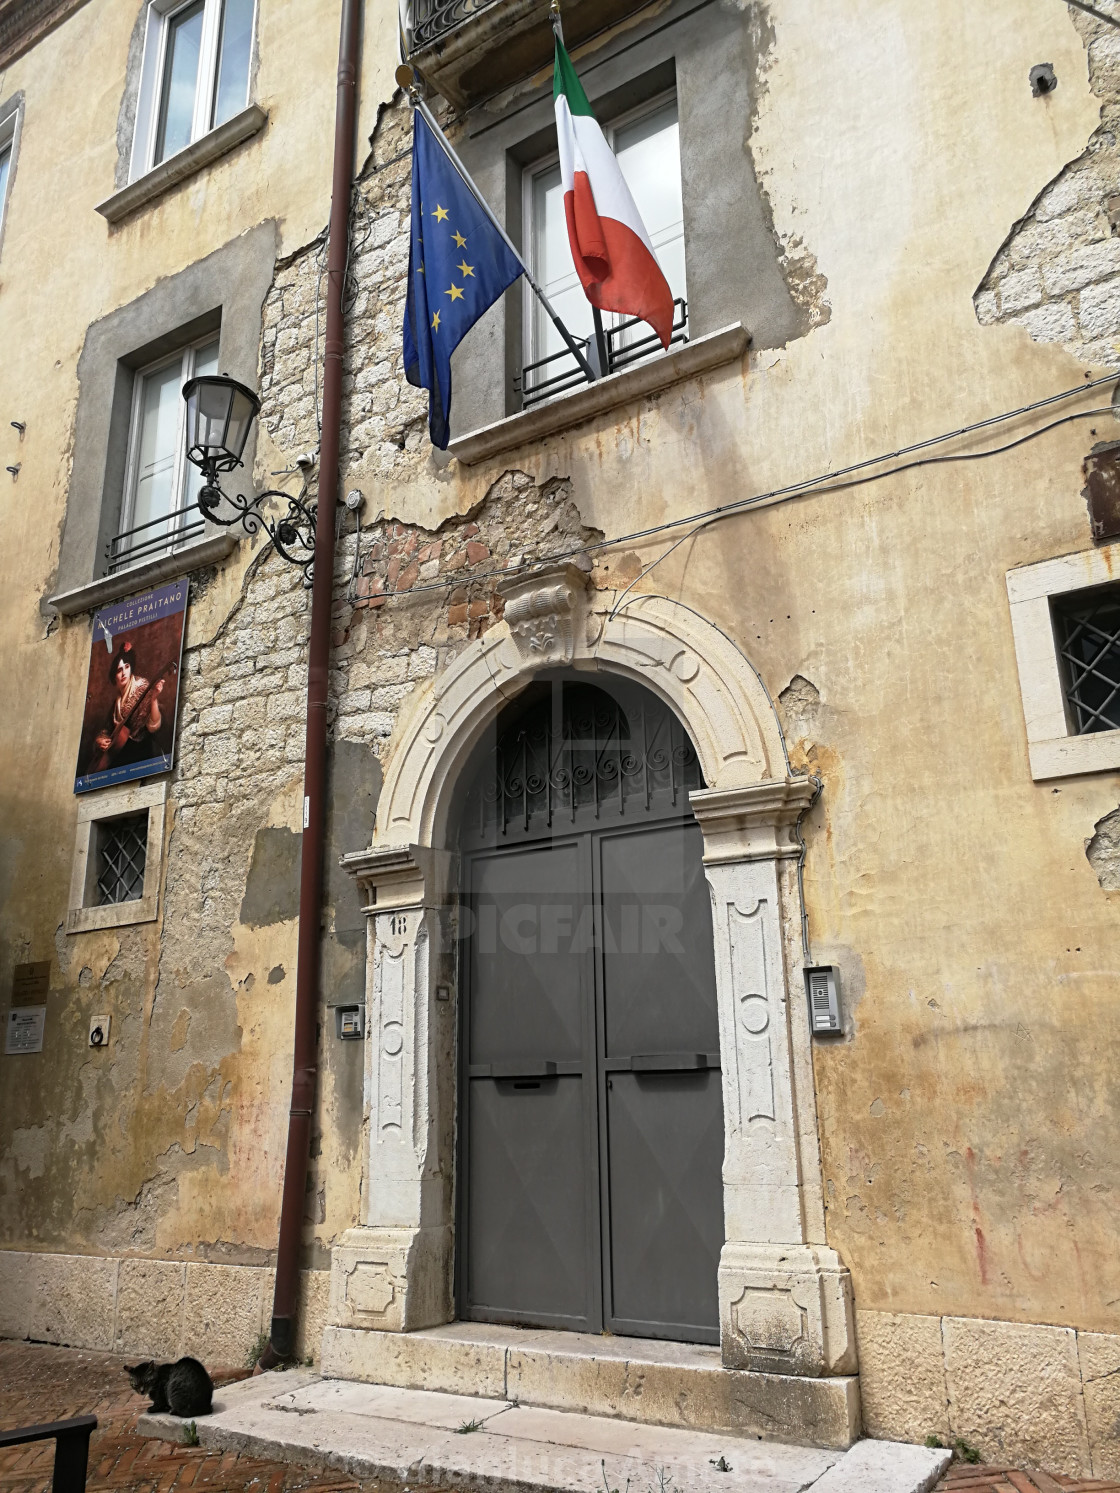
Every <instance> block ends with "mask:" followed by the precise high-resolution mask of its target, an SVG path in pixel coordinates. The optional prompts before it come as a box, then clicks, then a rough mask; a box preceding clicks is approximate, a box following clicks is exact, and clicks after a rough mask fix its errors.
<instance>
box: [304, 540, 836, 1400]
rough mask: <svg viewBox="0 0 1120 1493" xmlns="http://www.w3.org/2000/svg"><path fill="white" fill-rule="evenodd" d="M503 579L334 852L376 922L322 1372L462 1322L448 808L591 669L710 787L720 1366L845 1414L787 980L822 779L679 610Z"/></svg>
mask: <svg viewBox="0 0 1120 1493" xmlns="http://www.w3.org/2000/svg"><path fill="white" fill-rule="evenodd" d="M503 589H504V596H505V615H504V619H503V621H502V623H500V624H499V625H498V626H496V627H494V628H493V629H492V630H491V631H490V632H488V633H487V634H486V635H485V636H484V637H483V638H481V639H479V640H478V641H477V642H475V643H473V644H471V645H470V646H469V647H468V648H466V649H465V650H464V651H463V652H462V653H461V654H460V655H459V656H458V657H457V658H456V659H455V660H454V662H453V663H451V664H450V665H449V667H448V668H447V669H446V670H444V671H443V673H442V674H440V675H438V676H437V677H436V678H435V679H433V680H432V681H431V682H430V683H429V684H428V685H426V686H425V687H424V688H422V689H421V690H418V691H417V692H416V693H415V695H414V696H413V698H412V700H411V702H410V704H409V706H408V707H407V708H406V710H405V712H404V714H403V716H402V719H401V721H400V723H399V725H398V728H397V732H396V742H395V744H394V746H393V749H392V751H391V753H390V757H389V762H388V765H387V771H386V776H385V785H384V788H383V790H382V794H381V802H380V805H379V808H378V816H377V825H376V829H375V832H374V837H373V844H372V845H371V846H370V847H369V848H368V849H367V850H363V851H359V852H356V853H355V854H352V855H348V856H347V857H346V858H345V861H344V864H345V865H346V866H347V868H348V869H349V870H350V871H351V872H352V873H353V875H354V876H355V877H356V878H357V880H358V882H359V884H360V885H361V887H362V889H363V891H364V893H365V899H366V912H367V914H368V916H369V935H368V940H367V950H368V957H367V976H366V1009H367V1026H368V1031H369V1035H370V1040H369V1041H368V1042H367V1044H366V1051H367V1066H366V1085H365V1088H366V1114H367V1123H368V1133H367V1140H366V1147H365V1156H364V1168H363V1170H364V1176H363V1186H362V1196H361V1209H362V1212H361V1219H362V1226H361V1227H360V1228H357V1229H353V1230H351V1231H349V1233H347V1234H346V1235H344V1236H343V1237H342V1239H341V1240H340V1241H339V1243H338V1245H336V1247H335V1249H334V1252H333V1269H332V1285H331V1312H330V1322H331V1326H330V1327H329V1328H328V1330H327V1333H326V1336H325V1338H324V1346H323V1355H324V1356H323V1367H324V1369H325V1371H326V1372H327V1373H328V1374H339V1375H341V1376H343V1377H346V1376H347V1374H348V1373H351V1372H353V1371H354V1370H355V1368H356V1366H358V1365H360V1364H362V1363H365V1362H373V1361H374V1359H375V1358H376V1353H377V1352H379V1351H381V1350H380V1349H375V1348H373V1347H371V1346H369V1345H370V1344H372V1343H373V1341H374V1339H373V1338H366V1339H365V1340H364V1341H365V1343H366V1346H365V1347H363V1346H362V1344H363V1337H362V1334H363V1332H366V1333H368V1332H369V1331H370V1330H371V1329H376V1330H377V1333H378V1334H384V1333H385V1332H401V1331H409V1330H412V1329H414V1328H422V1327H428V1326H435V1325H438V1324H440V1323H443V1322H446V1321H448V1320H450V1319H451V1318H452V1316H453V1315H454V1297H453V1292H452V1278H453V1252H454V1228H453V1222H452V1197H453V1186H452V1178H453V1174H454V1165H455V1160H454V1104H455V1097H454V1096H455V1076H454V1075H455V1058H454V1054H455V1051H456V1029H455V1018H454V1014H453V1011H454V1006H453V1002H452V1001H451V998H450V997H451V991H452V990H453V989H454V980H455V973H454V971H455V960H454V928H455V897H454V894H453V891H452V890H451V889H452V888H453V886H454V880H455V875H454V860H455V858H454V855H453V853H452V850H451V848H450V847H449V846H448V844H447V838H446V837H447V832H448V824H449V821H450V808H451V805H452V803H453V801H454V799H455V790H456V788H457V786H458V785H459V783H460V781H461V776H462V772H463V769H464V767H465V766H466V764H467V762H468V760H469V758H470V756H471V754H472V751H473V748H474V747H475V745H476V743H477V742H478V741H479V739H480V738H481V736H482V733H483V732H484V730H485V729H486V727H487V725H488V724H489V723H490V722H491V721H492V720H493V718H494V717H495V716H496V715H497V713H498V711H499V710H500V709H501V707H502V705H503V704H504V703H505V702H506V701H507V700H509V699H511V698H513V697H515V696H516V695H518V694H519V693H520V692H521V691H522V690H523V689H524V688H525V687H526V686H527V685H528V684H529V682H530V681H531V680H532V679H533V678H534V677H535V676H536V675H538V674H539V673H540V672H541V671H543V670H545V669H549V670H554V669H558V668H572V669H576V670H584V671H588V672H594V671H604V672H609V673H614V674H619V675H623V676H626V677H627V678H629V679H632V680H635V681H637V682H638V683H640V684H642V685H644V686H645V687H646V688H647V689H650V690H652V691H653V692H654V693H655V694H656V695H658V696H660V698H661V699H662V700H664V701H665V703H666V704H667V705H669V706H670V707H671V708H672V709H673V710H674V712H675V713H676V714H677V716H678V718H679V719H680V721H681V723H682V725H683V726H684V727H685V729H686V730H687V731H688V732H689V734H690V736H691V738H692V742H693V745H694V746H695V748H696V751H697V754H698V756H699V759H700V763H701V767H702V770H703V774H704V781H705V782H706V784H707V785H708V786H707V787H706V788H705V789H704V790H703V791H701V792H694V793H692V794H691V795H690V802H691V805H692V809H693V812H694V814H695V815H696V819H697V821H698V822H699V825H700V828H701V831H702V833H703V836H704V865H705V872H706V875H707V879H708V884H709V887H710V890H711V896H712V924H713V939H714V954H715V967H716V985H717V1001H718V1005H719V1023H720V1052H721V1072H722V1074H723V1080H722V1082H723V1108H724V1160H723V1181H724V1220H725V1243H724V1246H723V1250H722V1254H721V1258H720V1266H719V1302H720V1333H721V1344H722V1353H723V1362H724V1364H725V1365H726V1366H727V1367H729V1368H734V1369H742V1370H746V1371H748V1372H757V1373H766V1374H775V1373H777V1374H782V1375H788V1374H797V1375H804V1376H807V1377H809V1378H811V1379H813V1380H815V1381H816V1382H817V1383H818V1384H820V1385H821V1386H822V1388H821V1393H827V1394H828V1395H834V1396H835V1397H837V1398H836V1404H837V1405H839V1406H840V1407H841V1412H842V1414H843V1416H848V1417H854V1416H855V1415H856V1413H857V1412H856V1411H855V1409H854V1408H853V1407H854V1404H855V1400H854V1396H855V1394H856V1389H855V1383H856V1381H855V1380H854V1379H852V1378H850V1377H847V1376H850V1375H851V1374H852V1373H853V1371H854V1369H855V1363H856V1348H855V1333H854V1322H853V1311H852V1298H851V1286H850V1280H849V1276H848V1272H847V1270H846V1269H845V1268H844V1266H843V1264H842V1262H841V1261H840V1259H839V1257H838V1256H837V1255H836V1253H835V1252H834V1251H833V1250H831V1249H829V1248H828V1246H827V1243H826V1239H825V1224H824V1203H823V1196H822V1186H821V1175H820V1158H819V1145H818V1140H817V1116H816V1102H815V1094H814V1088H813V1072H812V1054H811V1050H810V1038H809V1032H808V1022H807V1016H806V1001H805V992H804V986H803V977H802V974H801V969H800V967H799V966H800V963H801V912H802V909H801V897H800V890H799V885H798V877H797V874H796V865H797V856H798V853H799V843H800V842H799V840H798V837H797V833H796V826H797V822H798V820H799V819H800V817H801V815H802V814H803V813H804V811H805V810H806V808H807V807H808V806H809V804H810V803H811V802H812V799H813V790H812V787H811V785H810V784H809V781H808V780H807V779H806V778H804V777H793V776H792V775H791V773H790V771H789V764H788V760H787V758H786V753H785V748H784V744H783V741H782V736H781V731H780V728H779V725H778V720H777V717H776V714H775V712H774V707H773V704H772V702H771V701H770V698H769V696H768V695H767V692H766V689H765V687H764V686H763V684H762V681H761V679H760V678H759V676H758V675H757V673H756V672H755V670H754V669H753V668H752V666H751V664H750V663H749V661H748V660H747V659H746V658H745V657H744V656H743V654H742V653H741V652H740V650H739V649H738V648H737V647H736V646H735V645H734V643H732V641H731V640H730V639H729V638H728V637H727V636H726V634H724V633H723V632H721V631H720V629H719V628H717V627H715V626H714V625H713V624H712V623H711V622H708V621H706V620H705V619H704V618H703V617H701V616H699V615H698V614H697V613H696V612H695V611H693V610H692V609H690V608H689V607H686V606H683V605H682V604H680V603H679V602H674V601H672V600H669V599H668V598H665V597H655V596H649V597H645V596H643V597H639V598H636V599H634V600H633V601H631V602H629V603H628V604H626V605H625V606H623V607H622V608H620V609H619V611H618V612H617V613H616V614H615V615H613V616H612V615H611V614H610V611H609V609H608V607H607V605H606V604H605V601H604V603H603V605H602V606H600V607H596V605H595V603H594V599H593V597H592V596H589V594H588V591H587V576H586V574H585V573H584V572H583V571H581V570H579V569H577V568H576V567H574V566H558V567H554V568H552V569H551V570H544V571H541V572H537V573H536V574H534V575H532V576H529V577H528V578H525V579H521V580H518V581H515V582H512V583H510V584H508V585H507V586H506V587H505V588H503ZM378 1341H380V1337H379V1338H378ZM363 1355H364V1357H363ZM371 1355H372V1357H371ZM829 1384H830V1385H831V1388H827V1387H826V1386H827V1385H829ZM830 1403H831V1401H830ZM851 1424H853V1425H854V1424H855V1420H854V1419H851Z"/></svg>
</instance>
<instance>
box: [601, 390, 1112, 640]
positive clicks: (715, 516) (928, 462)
mask: <svg viewBox="0 0 1120 1493" xmlns="http://www.w3.org/2000/svg"><path fill="white" fill-rule="evenodd" d="M1085 387H1086V388H1088V387H1089V385H1086V386H1085ZM1116 413H1117V411H1116V410H1115V409H1114V408H1113V406H1112V405H1105V406H1103V407H1102V408H1098V409H1092V410H1079V411H1078V412H1077V413H1076V414H1073V415H1063V416H1062V418H1061V419H1060V420H1051V421H1050V423H1049V425H1043V426H1041V427H1040V428H1039V429H1038V430H1031V431H1028V432H1027V434H1026V435H1021V436H1018V437H1017V438H1016V439H1015V440H1013V441H1007V442H1006V443H1005V444H1004V445H1002V446H991V447H989V448H988V449H987V450H985V451H958V452H955V453H953V454H952V455H950V456H923V457H921V458H919V460H917V461H908V462H904V463H903V464H902V465H901V466H896V467H890V468H888V469H887V470H886V471H885V472H875V473H873V474H872V475H871V476H868V477H857V478H854V479H853V480H852V481H850V482H830V483H828V484H827V485H826V486H823V487H821V486H817V485H814V486H812V487H811V488H805V489H803V490H801V491H799V492H795V493H791V494H790V495H789V496H790V497H802V496H807V495H808V494H809V493H813V494H814V495H815V494H817V493H832V492H846V491H847V490H848V489H849V488H852V487H862V486H864V484H865V483H868V482H881V481H882V480H883V479H884V478H885V477H897V476H900V475H901V474H902V473H903V472H913V471H916V470H917V469H918V468H919V467H933V466H941V465H944V464H946V463H949V462H955V461H980V460H982V459H983V458H984V457H985V456H1000V455H1002V453H1003V452H1005V451H1013V450H1014V449H1015V447H1016V446H1025V445H1026V443H1027V442H1028V441H1033V440H1037V439H1038V437H1039V436H1041V435H1046V433H1047V432H1048V431H1051V430H1057V429H1058V427H1059V426H1062V425H1071V424H1072V423H1073V422H1074V421H1075V420H1089V419H1092V418H1093V416H1094V415H1115V414H1116ZM764 498H765V494H763V495H761V496H759V497H757V498H743V499H741V500H740V501H739V502H737V503H728V504H725V505H724V506H723V507H722V508H721V509H719V510H717V511H716V512H714V513H712V514H710V515H709V516H707V517H704V518H702V519H701V520H700V521H699V522H698V523H695V524H694V525H693V526H692V528H690V529H689V531H688V532H687V533H686V534H682V535H681V537H680V538H679V539H677V540H674V542H673V543H672V544H671V545H670V546H669V548H668V549H667V550H666V551H665V553H664V554H663V555H658V557H657V559H656V560H654V561H653V562H652V563H651V564H649V565H647V566H646V568H645V569H644V570H643V571H642V572H641V574H640V575H637V576H635V577H634V579H633V580H632V581H631V582H630V585H629V586H627V587H626V590H625V591H623V592H622V593H621V594H620V596H619V598H618V600H617V601H616V602H615V604H614V606H613V607H612V608H611V613H610V615H611V618H612V619H613V618H614V616H615V615H616V613H617V612H618V611H619V610H620V608H621V607H622V604H623V601H622V599H623V597H624V596H625V595H626V592H627V591H630V590H631V589H632V588H633V587H634V586H636V585H637V583H638V582H639V581H641V580H644V579H645V577H646V576H647V575H649V573H650V571H651V570H653V569H654V568H655V567H656V566H658V565H660V564H661V562H662V560H666V559H668V557H669V556H670V555H671V554H672V553H673V551H674V550H675V549H677V548H678V547H679V546H680V545H682V544H684V543H685V541H686V540H688V539H693V538H695V536H696V535H697V534H699V533H700V531H701V530H702V529H706V528H707V527H708V526H709V524H714V523H717V522H718V521H719V520H720V519H721V518H726V517H727V516H728V514H729V513H730V512H732V511H735V510H739V509H743V508H749V507H754V506H755V505H757V504H759V503H761V502H763V501H764ZM788 500H789V499H788V498H785V499H780V500H779V501H788ZM768 506H773V507H776V506H777V503H776V502H775V503H773V504H771V505H768ZM635 599H636V598H635Z"/></svg>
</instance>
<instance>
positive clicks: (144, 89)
mask: <svg viewBox="0 0 1120 1493" xmlns="http://www.w3.org/2000/svg"><path fill="white" fill-rule="evenodd" d="M175 3H176V0H143V4H142V5H141V7H140V12H139V15H138V16H137V20H136V24H135V26H134V27H133V33H132V40H131V43H130V45H129V54H128V63H127V67H126V75H125V88H124V95H123V97H122V99H121V107H120V114H119V117H118V122H117V170H116V181H115V189H114V191H113V192H112V193H111V194H110V195H109V196H108V197H106V198H105V199H104V201H102V202H99V203H98V204H97V211H98V212H99V213H100V214H101V216H102V217H103V218H105V219H107V221H108V222H109V223H110V224H114V225H115V224H117V223H119V222H121V221H122V220H123V219H125V218H127V217H130V216H131V215H132V214H133V213H134V212H137V211H138V210H139V209H140V208H142V207H145V206H147V205H148V204H149V203H151V202H154V201H156V200H157V199H158V198H160V197H162V196H164V194H165V193H167V192H169V191H170V190H171V189H172V187H174V186H176V185H178V183H179V182H181V181H185V180H186V179H187V178H188V177H190V176H194V175H195V174H196V173H197V172H199V171H201V170H203V169H204V168H205V167H206V166H209V165H211V164H212V163H213V162H214V161H217V160H219V159H220V158H221V157H222V156H224V155H227V154H228V153H229V152H230V151H231V150H233V149H234V148H235V147H236V146H238V145H240V144H242V142H243V141H246V140H249V139H251V138H252V137H253V136H254V135H256V134H259V133H260V131H261V130H263V129H264V127H265V125H266V124H267V123H268V113H267V111H266V110H265V109H262V108H261V106H260V105H259V104H258V103H256V102H255V101H254V95H255V93H256V87H257V75H258V70H259V61H260V58H259V45H258V40H259V24H260V0H255V4H254V9H253V39H252V47H251V50H250V55H249V78H248V86H247V89H246V105H245V107H244V108H243V109H241V110H239V111H238V112H237V113H236V114H234V115H232V116H231V118H229V119H227V120H226V121H225V122H224V123H223V124H220V125H217V126H215V127H214V128H211V129H209V130H206V131H204V132H203V133H202V134H201V135H199V136H198V138H197V139H195V140H193V141H192V142H191V143H190V145H188V146H187V147H186V148H185V149H184V150H180V151H178V152H176V154H175V155H173V156H169V157H168V158H167V159H166V160H164V161H161V162H159V164H158V165H156V166H151V167H149V166H148V164H147V159H148V154H149V153H150V152H148V145H149V144H150V140H151V127H152V119H153V117H154V112H155V107H156V104H155V101H154V100H153V97H152V87H153V77H152V74H153V72H154V68H155V63H156V61H158V58H157V57H156V56H155V55H153V50H152V48H151V46H150V44H149V35H150V31H151V29H152V27H151V19H152V17H153V15H162V14H163V13H165V12H166V11H167V10H169V9H172V8H174V5H175ZM160 50H161V48H159V47H157V48H156V49H155V52H157V53H158V52H159V51H160ZM140 161H143V162H144V166H143V169H141V168H140V166H139V162H140Z"/></svg>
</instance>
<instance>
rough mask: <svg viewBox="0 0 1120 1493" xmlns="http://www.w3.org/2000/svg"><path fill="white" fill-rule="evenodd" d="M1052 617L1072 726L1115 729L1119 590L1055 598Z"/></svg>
mask: <svg viewBox="0 0 1120 1493" xmlns="http://www.w3.org/2000/svg"><path fill="white" fill-rule="evenodd" d="M1054 621H1055V624H1056V628H1055V631H1056V633H1057V638H1058V651H1059V655H1060V658H1061V665H1062V673H1063V685H1064V688H1065V697H1066V705H1067V708H1068V710H1069V716H1070V727H1071V729H1072V730H1073V731H1074V732H1075V733H1076V734H1077V735H1078V736H1084V735H1087V734H1088V733H1089V732H1092V731H1116V730H1120V591H1118V590H1116V589H1114V588H1109V589H1106V590H1099V591H1093V592H1090V593H1088V595H1086V594H1085V593H1082V594H1081V595H1080V596H1077V595H1073V596H1066V597H1062V598H1060V599H1057V600H1056V601H1055V604H1054Z"/></svg>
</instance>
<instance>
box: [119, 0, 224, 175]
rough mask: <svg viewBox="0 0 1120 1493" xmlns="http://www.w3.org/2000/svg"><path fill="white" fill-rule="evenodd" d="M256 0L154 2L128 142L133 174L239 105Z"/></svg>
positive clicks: (157, 161) (183, 145)
mask: <svg viewBox="0 0 1120 1493" xmlns="http://www.w3.org/2000/svg"><path fill="white" fill-rule="evenodd" d="M253 11H254V0H188V3H187V4H186V5H177V4H175V3H174V0H171V3H167V0H152V4H151V6H150V8H149V11H148V33H147V38H146V41H145V46H144V66H143V72H142V77H141V83H140V98H139V103H138V107H137V115H136V119H137V124H136V137H135V141H134V144H133V154H132V172H131V175H132V177H133V178H135V177H138V176H143V175H144V173H145V172H147V171H150V170H151V169H152V168H153V167H155V166H158V165H159V164H160V162H161V161H165V160H167V159H168V157H170V156H173V155H177V154H178V152H179V151H181V150H185V149H186V148H187V146H188V145H190V144H192V142H193V141H195V140H198V139H201V137H202V136H203V135H205V134H207V133H208V132H209V131H210V130H213V129H217V127H218V126H219V125H221V124H225V122H226V121H227V120H228V119H232V118H233V116H234V115H235V114H237V113H239V112H240V111H241V110H242V109H244V108H245V106H246V104H247V103H248V99H249V65H250V61H251V58H252V50H253Z"/></svg>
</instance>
